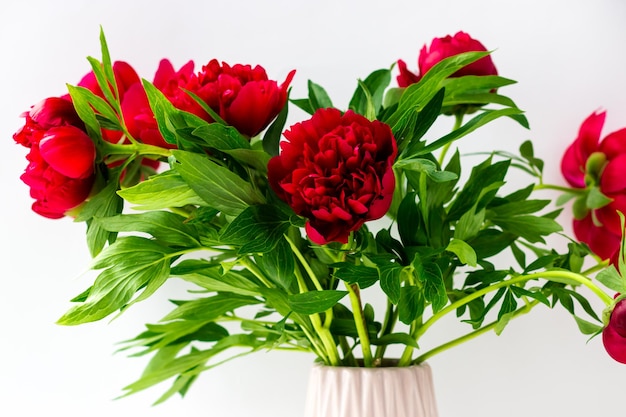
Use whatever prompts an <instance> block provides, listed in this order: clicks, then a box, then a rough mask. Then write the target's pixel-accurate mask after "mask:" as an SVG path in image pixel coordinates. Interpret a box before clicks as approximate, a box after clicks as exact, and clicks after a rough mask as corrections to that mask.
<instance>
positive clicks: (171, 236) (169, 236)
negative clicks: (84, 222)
mask: <svg viewBox="0 0 626 417" xmlns="http://www.w3.org/2000/svg"><path fill="white" fill-rule="evenodd" d="M185 220H186V218H185V217H182V216H179V215H178V214H174V213H172V212H169V211H148V212H145V213H141V214H122V215H117V216H112V217H105V218H94V223H96V224H98V225H99V226H100V227H102V228H103V229H104V230H108V231H110V232H143V233H148V234H150V235H152V236H153V237H154V238H155V239H157V240H158V241H159V242H160V243H162V244H165V245H168V246H183V247H197V246H200V241H199V239H200V238H199V236H198V232H197V230H196V229H195V228H194V227H193V226H190V225H187V224H186V223H185Z"/></svg>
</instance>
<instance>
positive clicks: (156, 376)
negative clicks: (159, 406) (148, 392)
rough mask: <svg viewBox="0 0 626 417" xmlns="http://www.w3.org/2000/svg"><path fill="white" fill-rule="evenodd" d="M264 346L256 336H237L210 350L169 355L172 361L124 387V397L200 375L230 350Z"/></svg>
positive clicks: (155, 367) (164, 363)
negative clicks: (179, 377)
mask: <svg viewBox="0 0 626 417" xmlns="http://www.w3.org/2000/svg"><path fill="white" fill-rule="evenodd" d="M263 344H264V342H263V341H259V340H257V338H256V337H255V336H254V335H243V334H237V335H230V336H227V337H225V338H223V339H221V340H219V341H218V342H217V343H215V345H213V346H212V347H211V348H210V349H208V350H202V351H198V350H192V351H191V353H188V354H185V355H182V356H176V357H174V355H172V354H170V355H167V356H168V357H169V358H170V359H171V360H168V361H165V360H161V361H159V364H158V366H150V367H149V371H148V372H144V374H143V375H142V376H141V378H140V379H139V380H137V381H135V382H133V383H132V384H130V385H127V386H126V387H124V391H127V392H126V393H125V394H124V395H125V396H126V395H130V394H133V393H136V392H138V391H141V390H144V389H147V388H150V387H151V386H153V385H156V384H158V383H160V382H163V381H165V380H167V379H169V378H172V377H174V376H176V375H179V374H187V373H189V372H192V370H194V369H195V371H193V372H195V373H196V374H197V373H200V372H201V371H202V370H204V369H206V367H205V366H206V365H205V364H206V362H207V361H208V360H209V359H211V358H212V357H213V356H215V355H217V354H219V353H221V352H223V351H225V350H227V349H229V348H233V347H247V348H251V349H253V350H254V349H257V348H259V347H261V346H262V345H263ZM172 358H173V359H172Z"/></svg>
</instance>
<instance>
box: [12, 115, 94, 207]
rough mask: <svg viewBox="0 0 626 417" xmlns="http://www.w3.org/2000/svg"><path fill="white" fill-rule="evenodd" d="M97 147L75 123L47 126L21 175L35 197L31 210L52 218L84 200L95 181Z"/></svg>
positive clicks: (34, 144) (32, 147)
mask: <svg viewBox="0 0 626 417" xmlns="http://www.w3.org/2000/svg"><path fill="white" fill-rule="evenodd" d="M95 158H96V149H95V146H94V144H93V142H92V140H91V138H90V137H89V136H87V134H86V133H85V132H84V131H82V130H81V129H79V128H77V127H74V126H59V127H52V128H50V129H48V130H47V131H46V132H45V133H44V134H43V135H42V137H41V139H40V141H39V142H35V143H33V144H32V146H31V148H30V153H29V154H28V155H27V157H26V159H28V161H29V164H28V166H27V168H26V170H25V172H24V174H22V176H21V177H20V178H21V179H22V181H24V183H25V184H26V185H28V186H29V187H30V195H31V197H33V198H34V199H35V200H36V201H35V202H34V203H33V206H32V208H33V211H35V212H36V213H38V214H40V215H42V216H44V217H48V218H51V219H58V218H61V217H63V216H65V213H66V212H67V211H68V210H70V209H73V208H75V207H77V206H78V205H80V204H81V203H83V202H84V201H85V200H86V199H87V197H88V196H89V193H90V192H91V187H92V185H93V183H94V161H95Z"/></svg>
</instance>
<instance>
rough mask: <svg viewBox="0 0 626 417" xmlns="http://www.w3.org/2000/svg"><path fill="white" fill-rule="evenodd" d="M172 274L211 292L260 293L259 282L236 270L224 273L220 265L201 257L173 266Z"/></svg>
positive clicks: (253, 294) (250, 294)
mask: <svg viewBox="0 0 626 417" xmlns="http://www.w3.org/2000/svg"><path fill="white" fill-rule="evenodd" d="M170 275H171V276H172V277H179V278H181V279H183V280H185V281H188V282H191V283H193V284H196V285H197V286H199V287H200V288H204V289H205V290H207V291H211V292H232V293H235V294H240V295H248V296H257V295H260V294H261V292H260V289H259V284H257V283H256V282H253V281H252V280H250V279H249V278H247V277H246V276H244V275H242V274H241V273H239V272H236V271H228V272H225V273H222V268H221V266H219V265H214V264H212V263H210V262H208V261H205V260H200V259H186V260H184V261H182V262H180V263H178V264H176V265H175V266H173V267H172V269H171V272H170Z"/></svg>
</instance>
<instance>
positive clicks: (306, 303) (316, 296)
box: [288, 290, 348, 314]
mask: <svg viewBox="0 0 626 417" xmlns="http://www.w3.org/2000/svg"><path fill="white" fill-rule="evenodd" d="M346 294H348V292H347V291H338V290H323V291H308V292H305V293H299V294H292V295H289V299H288V302H289V307H290V308H291V309H292V310H293V311H294V312H296V313H300V314H317V313H322V312H324V311H326V310H328V309H330V308H332V307H333V306H334V305H335V304H337V303H338V302H339V300H341V299H342V298H343V297H345V296H346Z"/></svg>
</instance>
